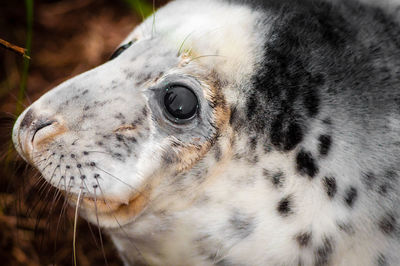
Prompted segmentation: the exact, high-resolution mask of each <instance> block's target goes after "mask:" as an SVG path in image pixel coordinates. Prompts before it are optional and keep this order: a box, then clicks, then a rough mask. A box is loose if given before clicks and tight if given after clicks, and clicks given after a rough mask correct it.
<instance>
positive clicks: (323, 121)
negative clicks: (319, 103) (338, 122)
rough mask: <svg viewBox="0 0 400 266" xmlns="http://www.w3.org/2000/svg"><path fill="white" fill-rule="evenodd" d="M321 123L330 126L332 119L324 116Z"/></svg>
mask: <svg viewBox="0 0 400 266" xmlns="http://www.w3.org/2000/svg"><path fill="white" fill-rule="evenodd" d="M322 123H323V124H325V125H327V126H330V125H332V120H331V119H330V118H325V119H324V120H322Z"/></svg>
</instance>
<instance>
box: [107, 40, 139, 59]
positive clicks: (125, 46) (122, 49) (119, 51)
mask: <svg viewBox="0 0 400 266" xmlns="http://www.w3.org/2000/svg"><path fill="white" fill-rule="evenodd" d="M132 43H133V42H132V41H130V42H128V43H126V44H124V45H121V46H120V47H118V49H117V50H115V52H114V53H113V54H112V55H111V56H110V59H109V60H113V59H114V58H116V57H117V56H119V55H120V54H122V52H123V51H125V50H126V49H128V48H129V46H131V45H132Z"/></svg>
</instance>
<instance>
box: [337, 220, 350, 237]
mask: <svg viewBox="0 0 400 266" xmlns="http://www.w3.org/2000/svg"><path fill="white" fill-rule="evenodd" d="M336 224H337V226H338V227H339V229H340V231H343V232H345V233H347V234H349V235H353V234H354V233H355V231H354V228H353V226H352V225H351V224H349V223H345V222H341V221H338V222H336Z"/></svg>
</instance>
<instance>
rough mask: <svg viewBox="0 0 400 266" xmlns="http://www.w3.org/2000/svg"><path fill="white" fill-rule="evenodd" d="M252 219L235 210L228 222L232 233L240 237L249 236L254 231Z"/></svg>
mask: <svg viewBox="0 0 400 266" xmlns="http://www.w3.org/2000/svg"><path fill="white" fill-rule="evenodd" d="M253 220H254V218H253V217H251V216H248V215H245V214H243V213H241V212H239V211H237V210H235V211H234V212H233V214H232V217H231V218H230V219H229V223H230V225H231V227H232V229H233V234H234V235H235V236H237V237H239V238H241V239H243V238H246V237H247V236H249V235H250V234H251V233H252V232H253V231H254V221H253Z"/></svg>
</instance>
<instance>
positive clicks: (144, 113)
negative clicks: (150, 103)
mask: <svg viewBox="0 0 400 266" xmlns="http://www.w3.org/2000/svg"><path fill="white" fill-rule="evenodd" d="M142 114H143V116H147V108H146V107H143V109H142Z"/></svg>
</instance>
